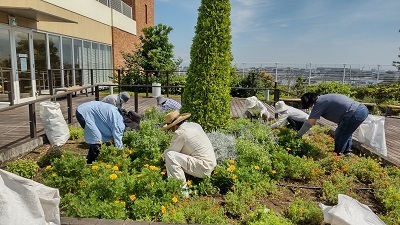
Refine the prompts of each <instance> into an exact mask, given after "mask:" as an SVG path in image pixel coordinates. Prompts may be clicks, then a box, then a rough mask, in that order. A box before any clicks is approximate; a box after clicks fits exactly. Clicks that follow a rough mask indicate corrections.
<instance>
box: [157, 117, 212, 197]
mask: <svg viewBox="0 0 400 225" xmlns="http://www.w3.org/2000/svg"><path fill="white" fill-rule="evenodd" d="M189 117H190V113H182V114H179V111H177V110H174V111H172V112H170V113H168V114H167V115H165V116H164V120H165V125H164V126H163V127H162V128H161V129H162V130H164V131H166V130H169V129H171V130H172V131H173V132H175V135H174V136H173V138H172V140H171V143H170V146H169V148H168V149H167V150H165V151H164V153H163V159H164V161H165V165H166V168H167V176H168V177H172V178H177V179H179V180H181V181H182V186H181V187H182V194H183V196H185V197H189V192H188V190H187V184H186V177H185V173H187V174H190V175H192V176H194V177H199V178H203V177H205V176H210V175H211V172H212V171H213V170H214V168H215V166H216V165H217V161H216V158H215V153H214V148H213V146H212V144H211V141H210V139H209V138H208V137H207V134H206V133H205V132H204V130H203V128H202V127H201V126H200V125H199V124H197V123H194V122H186V119H188V118H189Z"/></svg>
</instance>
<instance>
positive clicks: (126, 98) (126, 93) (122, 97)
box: [119, 91, 131, 103]
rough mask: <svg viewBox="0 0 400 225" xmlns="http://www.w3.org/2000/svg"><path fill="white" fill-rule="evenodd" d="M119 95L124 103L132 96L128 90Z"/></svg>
mask: <svg viewBox="0 0 400 225" xmlns="http://www.w3.org/2000/svg"><path fill="white" fill-rule="evenodd" d="M119 97H120V99H121V101H122V102H123V103H127V102H128V101H129V98H130V97H131V96H130V95H129V93H128V92H126V91H124V92H121V93H120V94H119Z"/></svg>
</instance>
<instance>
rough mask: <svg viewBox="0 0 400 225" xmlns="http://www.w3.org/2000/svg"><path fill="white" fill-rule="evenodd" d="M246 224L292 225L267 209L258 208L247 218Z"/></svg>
mask: <svg viewBox="0 0 400 225" xmlns="http://www.w3.org/2000/svg"><path fill="white" fill-rule="evenodd" d="M246 224H249V225H264V224H271V225H292V224H293V223H292V222H290V220H288V219H286V218H284V217H282V216H280V215H279V214H277V213H275V212H273V211H272V210H270V209H267V208H261V207H259V208H258V209H257V210H255V211H254V212H251V213H250V214H249V216H248V218H247V221H246Z"/></svg>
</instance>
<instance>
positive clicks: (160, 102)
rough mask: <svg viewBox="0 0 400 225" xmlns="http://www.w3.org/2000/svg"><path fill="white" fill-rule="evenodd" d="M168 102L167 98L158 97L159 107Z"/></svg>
mask: <svg viewBox="0 0 400 225" xmlns="http://www.w3.org/2000/svg"><path fill="white" fill-rule="evenodd" d="M166 101H167V98H165V97H164V96H163V95H160V96H158V97H157V105H161V104H163V103H164V102H166Z"/></svg>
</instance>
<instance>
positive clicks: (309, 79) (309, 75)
mask: <svg viewBox="0 0 400 225" xmlns="http://www.w3.org/2000/svg"><path fill="white" fill-rule="evenodd" d="M310 85H311V63H310V73H309V74H308V86H310Z"/></svg>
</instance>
